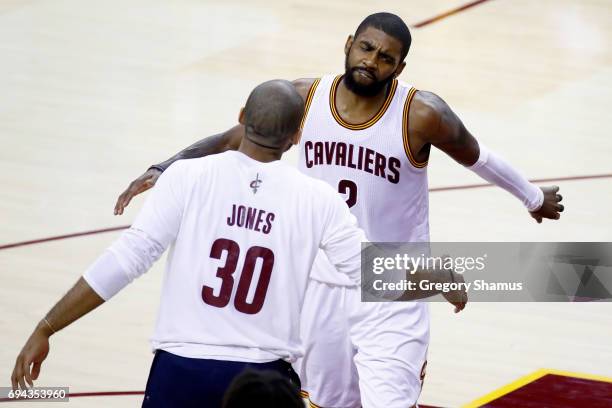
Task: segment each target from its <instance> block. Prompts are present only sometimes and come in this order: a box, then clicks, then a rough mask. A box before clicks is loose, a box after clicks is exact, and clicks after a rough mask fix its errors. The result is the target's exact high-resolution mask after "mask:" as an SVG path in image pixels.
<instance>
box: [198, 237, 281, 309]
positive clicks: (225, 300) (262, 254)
mask: <svg viewBox="0 0 612 408" xmlns="http://www.w3.org/2000/svg"><path fill="white" fill-rule="evenodd" d="M224 252H225V253H226V258H225V265H223V266H222V267H220V268H218V269H217V277H218V278H220V279H221V281H222V282H221V288H220V290H219V294H218V295H215V294H214V288H211V287H210V286H206V285H204V286H203V287H202V300H204V302H205V303H207V304H209V305H211V306H215V307H225V306H227V305H228V304H229V302H230V298H231V297H232V290H233V288H234V272H235V271H236V267H237V266H238V256H239V255H240V246H239V245H238V244H237V243H236V242H235V241H232V240H229V239H224V238H220V239H218V240H216V241H215V242H214V243H213V245H212V248H211V249H210V257H211V258H215V259H221V257H222V255H223V253H224ZM260 258H261V260H262V264H261V272H260V274H259V280H258V281H257V287H256V288H255V295H254V296H253V301H252V302H251V303H249V302H248V300H247V296H248V294H249V288H250V287H251V282H252V281H253V272H254V271H255V264H256V262H257V259H260ZM273 267H274V252H272V251H271V250H270V249H268V248H264V247H260V246H253V247H251V248H249V250H248V251H247V253H246V256H245V259H244V265H243V267H242V273H241V274H240V280H239V281H238V289H236V297H235V298H234V307H235V308H236V310H238V311H239V312H242V313H246V314H255V313H258V312H259V311H260V310H261V308H262V307H263V304H264V300H265V299H266V292H267V291H268V284H269V283H270V276H271V275H272V268H273Z"/></svg>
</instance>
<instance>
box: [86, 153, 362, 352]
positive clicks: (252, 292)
mask: <svg viewBox="0 0 612 408" xmlns="http://www.w3.org/2000/svg"><path fill="white" fill-rule="evenodd" d="M365 240H366V238H365V235H364V233H363V231H362V230H360V229H359V228H358V227H357V226H356V219H355V217H354V216H353V215H351V213H350V211H349V209H348V207H347V205H346V204H345V203H344V201H343V200H342V198H341V197H340V196H339V195H338V193H337V192H336V191H334V189H332V188H331V187H330V186H329V185H327V184H326V183H325V182H323V181H319V180H315V179H313V178H311V177H308V176H306V175H304V174H302V173H300V172H299V171H298V170H297V169H295V168H293V167H292V166H290V165H288V164H286V163H284V162H281V161H274V162H270V163H262V162H258V161H256V160H253V159H251V158H249V157H248V156H246V155H244V154H243V153H240V152H236V151H230V152H225V153H222V154H218V155H213V156H208V157H205V158H200V159H192V160H183V161H178V162H176V163H174V164H173V165H172V166H170V168H169V169H168V170H166V171H165V172H164V173H163V174H162V175H161V177H160V178H159V180H158V181H157V184H156V186H155V187H154V188H153V190H152V192H151V194H150V195H149V197H148V198H147V200H146V203H145V205H144V207H143V209H142V210H141V212H140V214H139V215H138V217H137V219H136V221H135V222H134V223H133V224H132V226H131V228H130V229H129V230H127V231H125V232H124V233H123V235H122V236H121V237H120V238H119V240H117V241H116V242H115V243H114V244H113V245H112V246H111V247H110V248H109V250H108V251H106V252H105V254H104V255H103V256H102V257H100V258H99V259H98V261H96V263H94V264H93V265H92V266H91V267H90V268H89V270H88V271H87V272H86V273H85V275H84V278H85V279H86V280H87V282H88V283H89V284H90V286H91V287H92V288H93V289H94V290H95V291H96V293H98V294H99V295H100V296H101V297H102V298H104V299H108V298H110V297H111V296H113V295H114V294H115V293H116V292H117V291H119V290H120V289H121V288H122V287H123V286H125V285H126V284H127V283H129V282H130V281H131V280H133V279H134V278H135V277H137V276H138V275H140V274H141V273H143V272H145V271H146V270H147V269H148V268H149V267H150V265H151V264H152V263H153V262H154V261H155V260H156V259H158V258H159V257H160V256H161V254H162V253H163V252H164V251H165V249H166V248H168V247H170V252H169V255H168V260H167V265H166V271H165V275H164V280H163V285H162V295H161V304H160V307H159V315H158V319H157V324H156V327H155V332H154V334H153V336H152V339H151V341H152V345H153V348H154V349H163V350H166V351H169V352H172V353H174V354H178V355H181V356H184V357H192V358H212V359H220V360H232V361H252V362H265V361H272V360H276V359H279V358H283V359H287V360H289V361H292V360H294V359H295V358H297V357H299V356H300V355H301V354H302V351H301V344H300V338H299V320H300V311H301V307H302V302H303V298H304V293H305V291H306V283H307V280H308V278H309V274H310V270H311V267H312V264H313V261H314V259H315V256H316V254H317V251H318V250H319V249H322V250H323V251H324V252H325V254H326V256H327V258H328V259H329V260H330V262H331V263H332V264H333V265H334V266H335V267H336V269H337V270H338V271H340V272H342V273H344V274H346V275H347V276H348V277H349V279H350V281H351V282H353V283H354V284H355V285H357V284H359V279H360V249H361V242H362V241H365ZM113 265H114V266H113Z"/></svg>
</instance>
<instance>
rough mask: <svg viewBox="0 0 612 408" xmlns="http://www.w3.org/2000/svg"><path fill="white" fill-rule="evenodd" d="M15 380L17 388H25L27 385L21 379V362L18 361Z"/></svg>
mask: <svg viewBox="0 0 612 408" xmlns="http://www.w3.org/2000/svg"><path fill="white" fill-rule="evenodd" d="M17 382H18V383H19V388H21V389H22V390H25V389H26V388H27V387H26V385H25V381H24V380H23V364H22V362H21V361H20V362H19V365H18V366H17Z"/></svg>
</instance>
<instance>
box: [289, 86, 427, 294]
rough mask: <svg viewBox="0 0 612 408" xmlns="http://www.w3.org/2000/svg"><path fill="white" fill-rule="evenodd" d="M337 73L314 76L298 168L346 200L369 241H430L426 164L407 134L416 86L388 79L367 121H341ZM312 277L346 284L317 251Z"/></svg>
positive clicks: (326, 281)
mask: <svg viewBox="0 0 612 408" xmlns="http://www.w3.org/2000/svg"><path fill="white" fill-rule="evenodd" d="M341 79H342V76H324V77H323V78H321V79H318V80H316V81H315V82H314V84H313V85H312V87H311V88H310V91H309V93H308V96H307V99H306V114H305V116H304V119H303V122H302V138H301V141H300V146H299V147H300V153H299V162H298V163H299V164H298V166H299V169H300V170H301V171H302V172H303V173H304V174H307V175H309V176H312V177H315V178H317V179H320V180H323V181H325V182H327V183H328V184H329V185H331V186H332V187H333V188H334V189H336V190H337V191H338V192H339V193H340V194H341V195H342V196H343V197H344V199H345V200H346V204H347V205H348V206H349V207H350V210H351V212H352V213H353V214H354V215H355V217H356V218H357V220H358V222H359V226H360V227H361V228H363V229H364V230H365V232H366V234H367V236H368V238H369V239H370V240H371V241H374V242H376V241H377V242H427V241H429V201H428V185H427V162H423V163H421V162H417V161H416V160H415V159H414V155H413V152H412V151H411V150H410V141H409V139H408V119H409V116H408V112H409V110H410V104H411V102H412V99H413V97H414V95H415V93H416V89H415V88H413V87H411V86H410V85H407V84H405V83H403V82H400V81H398V80H393V82H392V83H391V86H390V90H389V93H388V96H387V99H386V100H385V102H384V103H383V105H382V107H381V108H380V110H379V111H378V113H377V114H376V115H374V117H372V118H371V119H370V120H368V121H367V122H365V123H360V124H351V123H347V122H345V121H344V120H343V119H342V118H341V117H340V115H339V113H338V111H337V109H336V103H335V101H336V91H337V88H338V85H339V84H340V81H341ZM312 276H313V278H314V279H316V280H319V281H321V282H325V283H331V284H336V285H351V282H350V281H349V280H348V279H346V277H345V276H342V275H339V274H338V273H336V272H335V271H334V268H333V267H332V265H331V264H330V263H329V262H328V260H327V259H325V255H324V254H321V255H320V256H318V257H317V259H316V261H315V267H314V270H313V274H312Z"/></svg>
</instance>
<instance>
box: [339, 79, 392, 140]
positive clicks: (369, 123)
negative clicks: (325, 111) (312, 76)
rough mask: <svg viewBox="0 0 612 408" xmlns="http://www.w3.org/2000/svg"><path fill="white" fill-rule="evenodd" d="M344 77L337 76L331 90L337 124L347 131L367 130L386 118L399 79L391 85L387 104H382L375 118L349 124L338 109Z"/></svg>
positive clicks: (386, 100)
mask: <svg viewBox="0 0 612 408" xmlns="http://www.w3.org/2000/svg"><path fill="white" fill-rule="evenodd" d="M343 77H344V75H338V76H336V78H335V79H334V82H333V83H332V86H331V88H330V90H329V106H330V109H331V113H332V116H333V117H334V119H335V120H336V122H338V124H339V125H341V126H342V127H345V128H347V129H350V130H363V129H367V128H369V127H371V126H372V125H374V124H375V123H376V122H378V121H379V120H380V118H382V117H383V116H384V114H385V112H386V111H387V109H388V108H389V106H390V105H391V101H392V100H393V96H394V95H395V91H396V89H397V79H394V80H393V82H392V83H391V90H390V91H389V94H388V95H387V99H385V102H384V103H383V104H382V106H381V107H380V109H379V110H378V112H377V113H376V114H375V115H374V116H372V118H370V119H369V120H368V121H366V122H364V123H348V122H346V121H345V120H344V119H342V116H340V114H339V113H338V110H337V109H336V91H337V89H338V85H340V81H341V80H342V78H343Z"/></svg>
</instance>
